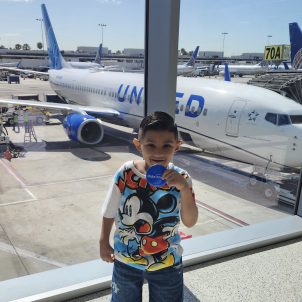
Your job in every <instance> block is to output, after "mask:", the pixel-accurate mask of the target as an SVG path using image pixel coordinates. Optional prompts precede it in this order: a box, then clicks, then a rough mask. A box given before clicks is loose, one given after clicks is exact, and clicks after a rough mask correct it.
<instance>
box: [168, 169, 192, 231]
mask: <svg viewBox="0 0 302 302" xmlns="http://www.w3.org/2000/svg"><path fill="white" fill-rule="evenodd" d="M162 179H166V181H167V185H168V186H170V187H172V186H175V187H176V188H177V189H178V190H179V191H180V195H181V210H180V217H181V220H182V222H183V224H184V225H185V226H186V227H187V228H191V227H192V226H194V225H195V223H196V222H197V219H198V209H197V207H196V204H195V200H194V198H193V194H192V192H191V188H190V185H189V183H188V182H187V181H186V180H185V179H184V178H183V176H182V175H181V174H180V173H179V172H177V171H176V170H166V171H165V172H164V173H163V175H162ZM190 182H191V180H190Z"/></svg>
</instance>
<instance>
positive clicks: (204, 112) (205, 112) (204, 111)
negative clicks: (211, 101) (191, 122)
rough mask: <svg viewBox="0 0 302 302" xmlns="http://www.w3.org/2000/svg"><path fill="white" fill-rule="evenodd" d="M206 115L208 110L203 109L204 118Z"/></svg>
mask: <svg viewBox="0 0 302 302" xmlns="http://www.w3.org/2000/svg"><path fill="white" fill-rule="evenodd" d="M207 113H208V109H207V108H205V109H204V110H203V115H204V116H206V115H207Z"/></svg>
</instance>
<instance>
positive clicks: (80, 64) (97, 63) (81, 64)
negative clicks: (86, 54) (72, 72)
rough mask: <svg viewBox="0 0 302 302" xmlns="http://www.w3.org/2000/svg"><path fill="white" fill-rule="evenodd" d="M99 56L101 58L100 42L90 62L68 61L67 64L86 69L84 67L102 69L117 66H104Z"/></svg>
mask: <svg viewBox="0 0 302 302" xmlns="http://www.w3.org/2000/svg"><path fill="white" fill-rule="evenodd" d="M101 58H102V44H100V46H99V49H98V51H97V53H96V56H95V59H94V61H93V62H92V63H90V62H68V64H69V65H70V66H71V67H73V68H78V69H86V68H104V69H107V70H109V69H112V68H117V66H116V65H113V66H104V65H103V64H101Z"/></svg>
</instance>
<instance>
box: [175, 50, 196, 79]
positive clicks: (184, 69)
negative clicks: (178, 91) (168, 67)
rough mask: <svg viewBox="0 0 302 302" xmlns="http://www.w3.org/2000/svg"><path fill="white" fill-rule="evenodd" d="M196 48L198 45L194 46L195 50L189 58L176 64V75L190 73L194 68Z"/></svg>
mask: <svg viewBox="0 0 302 302" xmlns="http://www.w3.org/2000/svg"><path fill="white" fill-rule="evenodd" d="M198 50H199V46H197V47H196V49H195V51H194V52H193V54H192V56H191V57H190V60H189V61H188V62H187V63H186V64H183V65H177V75H184V74H188V73H192V72H193V71H194V70H195V69H196V68H195V67H194V66H195V62H196V58H197V54H198Z"/></svg>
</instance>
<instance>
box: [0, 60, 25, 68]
mask: <svg viewBox="0 0 302 302" xmlns="http://www.w3.org/2000/svg"><path fill="white" fill-rule="evenodd" d="M20 63H21V61H19V62H11V63H0V66H6V65H15V64H16V66H15V67H13V68H18V67H19V65H20Z"/></svg>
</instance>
